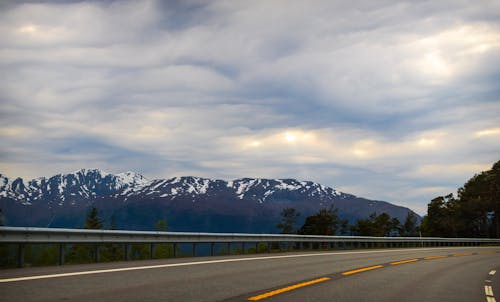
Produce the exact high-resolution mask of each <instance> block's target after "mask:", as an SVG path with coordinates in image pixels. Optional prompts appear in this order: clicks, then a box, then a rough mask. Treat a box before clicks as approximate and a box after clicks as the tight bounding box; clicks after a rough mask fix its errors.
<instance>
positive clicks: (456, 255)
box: [452, 254, 472, 257]
mask: <svg viewBox="0 0 500 302" xmlns="http://www.w3.org/2000/svg"><path fill="white" fill-rule="evenodd" d="M452 256H453V257H463V256H472V254H453V255H452Z"/></svg>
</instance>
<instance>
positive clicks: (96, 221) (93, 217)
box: [85, 207, 104, 229]
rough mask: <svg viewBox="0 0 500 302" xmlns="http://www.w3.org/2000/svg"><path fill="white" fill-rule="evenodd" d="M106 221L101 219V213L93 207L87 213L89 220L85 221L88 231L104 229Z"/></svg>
mask: <svg viewBox="0 0 500 302" xmlns="http://www.w3.org/2000/svg"><path fill="white" fill-rule="evenodd" d="M103 225H104V221H103V220H101V219H100V218H99V212H98V211H97V208H96V207H92V208H91V209H90V211H89V212H88V213H87V218H86V219H85V228H86V229H102V227H103Z"/></svg>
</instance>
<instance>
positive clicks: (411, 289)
mask: <svg viewBox="0 0 500 302" xmlns="http://www.w3.org/2000/svg"><path fill="white" fill-rule="evenodd" d="M497 269H498V270H499V274H500V247H497V248H495V247H490V248H479V247H467V248H464V247H462V248H420V249H385V250H354V251H328V252H314V253H312V252H303V253H283V254H260V255H245V256H231V257H204V258H201V257H200V258H183V259H165V260H151V261H135V262H119V263H116V262H115V263H105V264H88V265H78V266H75V265H71V266H62V267H44V268H23V269H8V270H1V271H0V301H23V302H29V301H51V302H52V301H86V302H89V301H113V302H118V301H141V302H142V301H270V302H272V301H371V302H373V301H467V302H470V301H490V302H492V301H495V298H494V296H495V294H496V293H497V291H498V288H499V286H500V278H499V277H497V274H496V270H497ZM498 294H499V295H500V291H498Z"/></svg>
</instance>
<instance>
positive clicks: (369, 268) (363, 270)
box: [342, 265, 384, 276]
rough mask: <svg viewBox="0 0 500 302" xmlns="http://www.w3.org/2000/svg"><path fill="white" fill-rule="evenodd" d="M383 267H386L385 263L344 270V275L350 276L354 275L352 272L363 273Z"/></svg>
mask: <svg viewBox="0 0 500 302" xmlns="http://www.w3.org/2000/svg"><path fill="white" fill-rule="evenodd" d="M382 267H384V266H383V265H375V266H369V267H363V268H360V269H356V270H353V271H347V272H343V273H342V275H344V276H348V275H352V274H357V273H362V272H366V271H371V270H373V269H377V268H382Z"/></svg>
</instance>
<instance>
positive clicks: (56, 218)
mask: <svg viewBox="0 0 500 302" xmlns="http://www.w3.org/2000/svg"><path fill="white" fill-rule="evenodd" d="M91 206H95V207H97V208H98V210H99V213H100V215H101V217H102V218H103V219H105V220H106V226H108V227H109V226H110V224H111V221H113V224H114V227H116V228H118V229H129V230H152V229H154V224H155V222H156V221H158V220H159V219H166V220H167V222H168V229H169V231H192V232H247V233H276V232H278V231H279V230H278V229H277V228H276V224H277V223H278V222H279V221H280V212H281V210H282V209H283V208H286V207H293V208H295V209H297V210H298V211H299V212H300V213H301V215H300V217H299V220H298V226H300V225H301V224H302V223H303V222H304V220H305V218H306V217H307V216H309V215H312V214H314V213H315V212H317V211H318V210H319V209H321V208H327V207H330V206H333V207H335V208H338V210H339V216H340V217H341V218H344V219H347V220H349V221H350V222H351V223H353V222H355V221H356V220H357V219H360V218H366V217H367V216H368V215H369V214H371V213H373V212H376V213H379V214H380V213H383V212H386V213H388V214H389V215H390V216H391V217H396V218H398V219H399V220H400V221H402V222H403V221H404V219H405V217H406V215H407V213H408V212H410V211H411V210H410V209H408V208H405V207H401V206H396V205H393V204H390V203H388V202H384V201H375V200H369V199H365V198H360V197H357V196H354V195H352V194H347V193H343V192H339V191H337V190H335V189H333V188H330V187H327V186H323V185H321V184H318V183H315V182H311V181H298V180H295V179H261V178H242V179H236V180H232V181H225V180H219V179H208V178H200V177H191V176H188V177H174V178H170V179H155V180H147V179H146V178H145V177H144V176H142V175H140V174H138V173H134V172H125V173H119V174H110V173H106V172H104V171H102V170H99V169H82V170H79V171H75V172H73V173H68V174H58V175H54V176H52V177H50V178H45V177H41V178H36V179H33V180H29V181H27V182H25V181H24V180H23V179H22V178H15V179H9V178H8V177H6V176H5V175H2V174H0V209H2V212H3V215H4V217H5V218H4V220H5V224H6V225H9V226H34V227H70V228H80V227H82V226H83V225H84V220H85V216H86V213H87V211H88V209H89V207H91ZM417 216H418V215H417Z"/></svg>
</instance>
